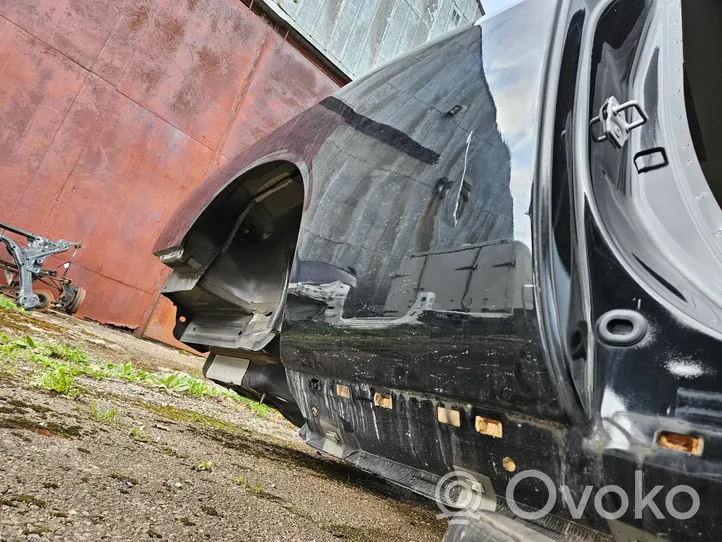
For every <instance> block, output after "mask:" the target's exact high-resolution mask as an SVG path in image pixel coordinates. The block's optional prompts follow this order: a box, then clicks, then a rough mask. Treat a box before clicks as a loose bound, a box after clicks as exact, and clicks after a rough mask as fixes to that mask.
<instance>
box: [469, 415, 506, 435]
mask: <svg viewBox="0 0 722 542" xmlns="http://www.w3.org/2000/svg"><path fill="white" fill-rule="evenodd" d="M474 427H475V428H476V430H477V432H479V433H481V434H482V435H488V436H490V437H494V438H502V436H503V431H502V425H501V422H500V421H498V420H492V419H490V418H484V417H482V416H477V417H476V420H475V422H474Z"/></svg>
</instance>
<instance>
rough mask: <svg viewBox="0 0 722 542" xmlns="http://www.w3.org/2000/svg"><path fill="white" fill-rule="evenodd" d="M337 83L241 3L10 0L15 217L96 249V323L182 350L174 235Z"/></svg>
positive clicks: (7, 35)
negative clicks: (173, 220)
mask: <svg viewBox="0 0 722 542" xmlns="http://www.w3.org/2000/svg"><path fill="white" fill-rule="evenodd" d="M336 88H337V86H336V84H335V83H333V82H332V80H331V79H330V78H329V77H327V76H326V75H325V74H324V73H323V72H322V71H321V70H320V69H319V68H317V67H316V66H315V65H314V64H313V63H312V62H310V61H309V60H308V59H307V58H306V57H305V56H304V55H303V54H301V52H299V51H298V50H297V49H295V48H294V47H293V46H292V45H290V44H288V43H285V42H284V41H283V39H282V37H281V36H279V35H278V34H277V33H276V32H275V31H274V30H273V29H271V28H270V27H269V26H268V25H267V24H266V22H264V21H263V20H262V19H260V18H259V17H257V16H256V15H255V14H253V13H251V12H250V11H249V10H248V9H247V8H246V7H245V6H244V5H242V4H241V3H239V2H236V1H234V0H125V1H117V0H116V1H110V0H37V1H35V2H18V1H16V0H0V194H1V197H0V220H3V221H7V222H9V223H12V224H14V225H16V226H18V227H21V228H24V229H27V230H30V231H34V232H37V233H40V234H43V235H46V236H49V237H52V238H65V239H69V240H73V241H74V240H81V241H82V242H83V243H84V244H85V245H86V246H87V247H88V248H87V249H86V250H83V251H81V252H80V253H79V255H78V257H77V259H76V263H75V264H74V269H73V270H72V271H71V277H72V278H74V279H75V280H77V282H78V283H79V284H82V285H83V286H85V287H86V288H87V289H88V297H87V300H86V304H85V305H84V307H83V309H82V311H81V313H80V316H86V317H90V318H93V319H96V320H99V321H102V322H108V323H113V324H117V325H122V326H127V327H133V328H135V327H137V326H142V328H143V329H145V331H146V334H147V335H149V336H151V337H153V338H155V339H158V340H163V341H167V342H171V341H172V338H171V335H170V330H171V329H172V324H173V310H172V307H170V306H169V305H168V304H167V302H160V301H159V298H158V289H159V288H160V287H161V286H162V281H163V275H162V273H163V266H161V265H160V264H159V263H158V261H157V259H156V258H155V257H154V256H153V255H152V254H151V248H152V246H153V243H154V241H155V238H156V236H157V235H158V233H159V231H160V229H161V228H162V226H163V225H164V224H165V222H166V221H167V219H168V217H169V216H170V214H171V213H172V212H173V210H174V209H175V207H176V206H177V205H178V204H179V203H180V201H181V200H182V199H183V198H184V197H185V196H186V195H187V194H188V193H189V192H190V190H192V189H193V188H194V187H195V186H196V185H198V184H199V183H200V181H201V180H202V179H203V177H204V176H205V175H207V174H208V173H209V172H211V171H213V170H214V169H215V168H216V167H217V166H218V165H219V164H222V163H224V162H225V161H226V160H227V158H229V157H232V156H233V155H234V154H235V153H236V152H238V151H239V150H242V149H243V148H245V147H247V146H248V145H250V144H251V143H252V142H253V141H255V140H256V139H258V138H260V137H262V136H263V135H265V134H266V133H268V132H269V131H270V130H272V129H273V128H275V127H277V126H278V125H280V124H282V123H283V122H285V121H286V120H288V119H289V118H291V117H292V116H294V115H295V114H297V113H299V112H300V111H302V110H303V109H305V108H306V107H307V106H309V105H311V104H312V103H314V102H316V101H318V100H320V99H322V98H323V97H325V96H327V95H328V94H330V93H331V92H333V91H334V90H336Z"/></svg>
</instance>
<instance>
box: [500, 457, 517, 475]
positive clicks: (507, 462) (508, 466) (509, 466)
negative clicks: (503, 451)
mask: <svg viewBox="0 0 722 542" xmlns="http://www.w3.org/2000/svg"><path fill="white" fill-rule="evenodd" d="M501 464H502V466H503V467H504V470H505V471H507V472H514V471H515V470H516V463H514V460H513V459H512V458H511V457H505V458H504V459H502V460H501Z"/></svg>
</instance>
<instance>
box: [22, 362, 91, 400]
mask: <svg viewBox="0 0 722 542" xmlns="http://www.w3.org/2000/svg"><path fill="white" fill-rule="evenodd" d="M33 385H35V386H38V387H41V388H45V389H46V390H50V391H53V392H55V393H58V394H60V395H64V396H66V397H70V398H75V397H77V396H78V395H80V391H81V388H80V386H78V385H77V384H76V383H75V377H74V376H73V375H72V374H71V373H70V372H69V371H68V370H67V369H66V368H65V367H58V368H56V369H48V370H47V371H44V372H43V373H41V374H40V375H39V376H38V377H37V378H36V379H35V380H34V381H33Z"/></svg>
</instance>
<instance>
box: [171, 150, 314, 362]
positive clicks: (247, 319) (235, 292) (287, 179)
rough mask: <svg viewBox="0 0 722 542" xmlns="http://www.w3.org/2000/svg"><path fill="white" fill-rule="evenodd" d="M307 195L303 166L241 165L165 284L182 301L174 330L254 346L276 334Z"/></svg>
mask: <svg viewBox="0 0 722 542" xmlns="http://www.w3.org/2000/svg"><path fill="white" fill-rule="evenodd" d="M303 200H304V188H303V179H302V176H301V172H300V170H299V169H298V168H297V167H296V166H295V165H294V164H292V163H290V162H281V161H276V162H271V163H267V164H264V165H261V166H259V167H257V168H254V169H252V170H250V171H248V172H245V173H243V174H242V175H241V176H239V177H238V178H237V179H235V180H234V181H233V182H232V183H230V184H229V186H227V187H226V188H225V189H224V190H223V191H222V192H221V193H220V194H219V195H218V196H217V197H216V198H215V199H214V200H213V201H212V202H211V203H210V204H209V205H208V207H207V208H206V209H205V210H204V211H203V213H202V214H201V216H200V217H199V218H198V220H197V221H196V223H195V224H194V225H193V227H192V228H191V229H190V231H189V232H188V234H187V235H186V237H185V239H184V243H183V256H182V258H181V260H180V261H179V262H178V264H177V265H174V266H173V267H174V271H175V272H174V273H173V274H172V275H171V277H170V278H169V281H168V283H167V284H166V287H165V289H164V293H165V295H167V296H168V297H169V298H171V300H172V301H173V302H174V303H175V304H176V306H177V307H178V313H177V318H178V322H177V325H176V329H175V335H176V337H177V338H179V339H180V340H182V341H183V342H186V343H188V344H192V345H194V346H196V347H201V348H202V349H208V348H210V347H212V346H220V347H225V348H229V347H230V348H246V349H251V350H259V349H261V348H263V346H265V345H266V344H267V343H268V342H270V340H272V339H273V336H274V335H273V333H272V331H273V330H275V331H278V330H279V329H280V318H281V316H282V312H283V310H282V309H283V303H284V300H285V289H286V285H287V282H288V276H289V271H290V266H291V264H292V262H293V255H294V251H295V245H296V242H297V240H298V233H299V228H300V222H301V214H302V210H303ZM259 333H260V334H261V335H263V337H262V338H261V335H258V334H259ZM254 334H255V335H254ZM253 337H256V338H253ZM249 341H250V342H249Z"/></svg>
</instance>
